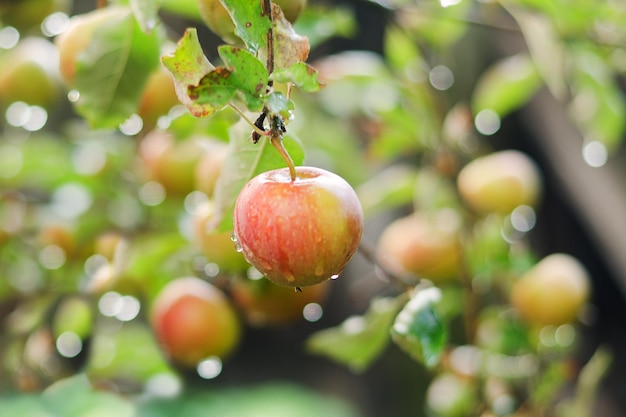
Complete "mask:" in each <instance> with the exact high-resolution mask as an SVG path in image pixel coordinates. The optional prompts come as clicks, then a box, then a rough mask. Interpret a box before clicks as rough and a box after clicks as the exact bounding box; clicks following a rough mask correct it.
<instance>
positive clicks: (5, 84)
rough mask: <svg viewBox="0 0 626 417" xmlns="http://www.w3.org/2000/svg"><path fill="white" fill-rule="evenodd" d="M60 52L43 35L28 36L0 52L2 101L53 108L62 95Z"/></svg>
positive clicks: (0, 102) (2, 103) (4, 104)
mask: <svg viewBox="0 0 626 417" xmlns="http://www.w3.org/2000/svg"><path fill="white" fill-rule="evenodd" d="M58 62H59V52H58V50H57V48H56V46H54V44H52V43H51V42H49V41H47V40H45V39H43V38H35V37H32V38H25V39H23V40H22V41H20V42H19V43H18V44H17V46H16V47H15V48H13V49H11V50H10V51H8V52H6V53H4V54H2V55H1V56H0V104H1V105H2V107H4V108H6V107H7V106H8V105H9V104H11V103H13V102H15V101H23V102H25V103H27V104H30V105H37V106H41V107H44V108H50V107H51V106H52V105H53V104H54V103H55V102H57V101H58V100H59V98H60V97H61V88H60V78H59V75H58Z"/></svg>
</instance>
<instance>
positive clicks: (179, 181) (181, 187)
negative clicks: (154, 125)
mask: <svg viewBox="0 0 626 417" xmlns="http://www.w3.org/2000/svg"><path fill="white" fill-rule="evenodd" d="M205 144H206V140H204V139H202V138H189V139H185V140H178V141H177V140H175V138H174V137H173V136H172V135H171V134H170V133H169V132H167V131H165V130H161V129H155V130H152V131H150V132H149V133H148V134H147V135H146V136H145V137H144V138H143V139H142V141H141V144H140V145H139V151H138V153H139V159H140V168H142V169H143V171H144V172H143V174H144V175H145V178H146V179H147V180H152V181H157V182H159V183H161V185H163V187H164V188H165V190H166V191H167V192H168V193H170V194H174V195H186V194H188V193H190V192H192V191H194V189H195V180H196V179H195V175H196V174H195V172H196V166H197V165H198V162H199V161H200V158H201V157H202V155H203V154H204V152H205Z"/></svg>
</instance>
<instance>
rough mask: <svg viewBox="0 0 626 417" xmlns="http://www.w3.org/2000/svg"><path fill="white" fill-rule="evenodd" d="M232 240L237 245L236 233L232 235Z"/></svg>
mask: <svg viewBox="0 0 626 417" xmlns="http://www.w3.org/2000/svg"><path fill="white" fill-rule="evenodd" d="M230 240H232V241H233V242H235V243H237V235H236V234H235V232H232V233H231V234H230Z"/></svg>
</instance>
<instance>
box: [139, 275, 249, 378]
mask: <svg viewBox="0 0 626 417" xmlns="http://www.w3.org/2000/svg"><path fill="white" fill-rule="evenodd" d="M150 319H151V324H152V327H153V329H154V332H155V335H156V338H157V340H158V341H159V343H160V344H161V346H162V347H163V349H164V351H165V352H166V353H167V354H168V355H169V357H170V359H171V360H172V361H174V362H175V363H178V364H180V365H183V366H188V367H194V366H196V365H197V364H198V362H200V361H202V360H203V359H206V358H208V357H211V356H217V357H220V358H222V359H224V358H226V357H227V356H228V355H229V354H231V353H232V352H233V351H234V349H235V348H236V346H237V344H238V343H239V339H240V337H241V324H240V323H239V319H238V317H237V314H236V312H235V310H234V308H233V307H232V305H231V304H230V301H229V300H228V298H227V297H226V296H225V295H224V293H223V292H222V291H221V290H219V289H218V288H217V287H215V286H213V285H211V284H209V283H208V282H206V281H202V280H201V279H199V278H195V277H181V278H177V279H174V280H173V281H170V282H169V283H168V284H167V285H166V286H165V287H163V289H162V290H161V291H160V292H159V294H158V295H157V296H156V298H155V299H154V303H153V306H152V309H151V312H150Z"/></svg>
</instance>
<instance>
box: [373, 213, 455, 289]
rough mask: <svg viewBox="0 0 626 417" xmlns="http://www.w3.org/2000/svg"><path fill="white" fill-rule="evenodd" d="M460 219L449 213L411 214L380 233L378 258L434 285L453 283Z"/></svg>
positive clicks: (392, 266) (397, 220) (395, 221)
mask: <svg viewBox="0 0 626 417" xmlns="http://www.w3.org/2000/svg"><path fill="white" fill-rule="evenodd" d="M460 227H461V219H460V217H459V215H458V214H457V212H456V211H454V210H452V209H441V210H438V211H434V212H420V211H417V212H414V213H412V214H410V215H408V216H404V217H401V218H398V219H396V220H394V221H393V222H391V223H390V224H388V225H387V226H386V227H385V228H384V229H383V231H382V233H381V235H380V237H379V239H378V244H377V256H378V258H379V259H380V261H381V262H383V263H385V264H387V265H388V266H389V267H390V268H391V269H392V270H394V269H398V268H400V269H402V270H404V271H408V272H411V273H414V274H416V275H418V276H422V277H424V278H427V279H429V280H431V281H433V282H435V283H443V282H449V281H451V280H454V279H455V278H456V277H457V276H458V273H459V263H460V258H461V243H460V241H459V233H460Z"/></svg>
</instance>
